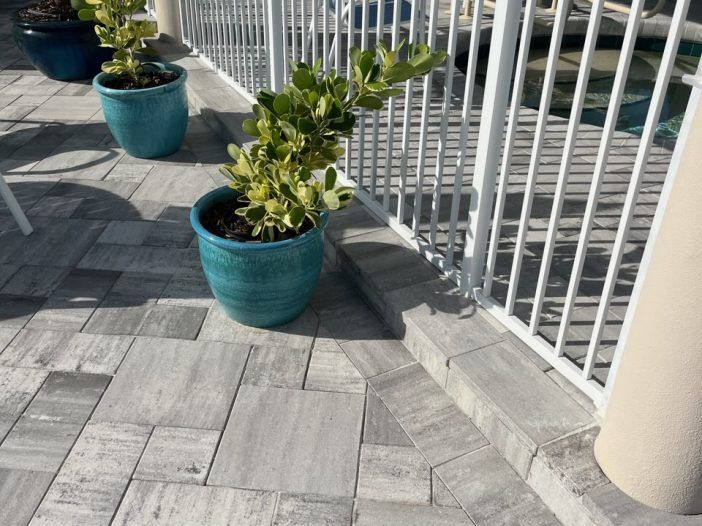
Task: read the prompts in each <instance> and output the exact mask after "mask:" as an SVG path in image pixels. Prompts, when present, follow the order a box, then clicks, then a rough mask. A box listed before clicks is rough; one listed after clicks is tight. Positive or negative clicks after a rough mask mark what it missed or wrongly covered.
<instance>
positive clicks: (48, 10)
mask: <svg viewBox="0 0 702 526" xmlns="http://www.w3.org/2000/svg"><path fill="white" fill-rule="evenodd" d="M19 15H20V18H21V19H22V20H25V21H27V22H63V21H68V20H78V12H77V11H76V10H75V9H73V8H72V7H71V5H70V4H68V5H66V4H64V3H62V2H56V1H54V0H43V1H42V2H39V3H38V4H34V5H31V6H29V7H25V8H24V9H21V10H20V12H19Z"/></svg>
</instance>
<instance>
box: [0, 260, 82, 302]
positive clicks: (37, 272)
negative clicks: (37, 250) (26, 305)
mask: <svg viewBox="0 0 702 526" xmlns="http://www.w3.org/2000/svg"><path fill="white" fill-rule="evenodd" d="M67 274H68V269H66V268H60V267H46V266H41V267H39V266H25V267H20V269H19V270H18V271H17V272H16V273H15V275H14V276H12V278H11V279H10V280H9V281H8V282H7V283H6V284H5V286H4V287H3V288H2V290H1V291H0V292H2V293H3V294H13V295H16V296H37V297H42V298H45V297H47V296H49V295H50V294H51V293H52V292H53V290H54V289H55V288H56V287H57V286H58V284H59V283H60V282H61V281H62V280H63V278H64V277H65V276H66V275H67Z"/></svg>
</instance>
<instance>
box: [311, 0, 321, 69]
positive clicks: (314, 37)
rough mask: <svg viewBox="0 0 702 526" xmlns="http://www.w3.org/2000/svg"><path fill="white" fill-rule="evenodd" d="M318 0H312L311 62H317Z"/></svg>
mask: <svg viewBox="0 0 702 526" xmlns="http://www.w3.org/2000/svg"><path fill="white" fill-rule="evenodd" d="M318 27H319V0H312V23H311V24H310V33H312V62H317V59H318V58H319V39H318V38H317V36H318V35H319V29H318Z"/></svg>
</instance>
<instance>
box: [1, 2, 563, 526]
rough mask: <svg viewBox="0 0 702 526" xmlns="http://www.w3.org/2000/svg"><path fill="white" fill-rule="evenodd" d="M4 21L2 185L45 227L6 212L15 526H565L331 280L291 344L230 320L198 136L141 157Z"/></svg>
mask: <svg viewBox="0 0 702 526" xmlns="http://www.w3.org/2000/svg"><path fill="white" fill-rule="evenodd" d="M0 17H1V18H0V130H1V131H0V159H1V161H0V169H2V171H3V173H4V175H5V176H6V178H7V181H8V182H9V184H10V186H11V188H12V189H13V191H14V192H15V194H16V196H17V197H18V199H19V200H20V202H21V204H22V206H23V208H24V209H25V210H26V211H27V212H28V215H29V218H30V220H31V222H32V224H33V226H34V228H35V232H34V234H32V235H31V236H30V237H24V236H22V235H21V233H20V232H19V231H18V229H17V228H16V226H15V224H14V222H13V221H12V218H11V217H10V216H9V213H8V211H7V209H6V208H0V509H1V510H2V520H1V521H0V522H2V524H3V525H5V526H14V525H24V524H28V523H31V524H32V525H39V524H60V525H82V524H86V525H87V524H91V525H92V524H110V523H112V524H134V525H140V526H141V525H150V524H167V525H178V524H207V525H219V524H236V525H244V524H245V525H248V524H256V525H258V524H276V525H283V524H305V525H307V524H352V523H353V524H358V525H363V524H371V525H376V524H403V525H410V524H417V525H426V524H432V525H442V524H446V525H454V524H472V520H474V521H476V522H477V523H478V524H497V523H505V522H504V521H507V522H508V523H509V521H517V522H518V521H522V522H523V523H525V524H527V523H529V524H535V523H536V522H531V519H532V518H533V520H534V521H541V522H538V523H542V522H546V523H556V522H557V521H556V519H555V518H554V517H553V515H552V514H550V512H548V510H546V508H545V507H544V505H543V503H541V502H540V501H539V500H538V498H537V497H536V495H535V494H534V493H533V491H532V490H531V489H529V487H528V486H527V485H526V484H525V483H524V482H523V481H522V480H521V479H519V478H518V477H517V475H516V474H515V473H514V472H513V471H512V470H511V468H509V467H508V465H507V464H506V462H505V461H504V460H502V459H501V458H500V457H499V455H497V453H496V451H495V450H494V449H493V448H492V446H490V445H489V444H488V442H487V440H486V439H485V438H484V437H483V436H482V435H481V434H480V433H479V432H478V431H477V429H476V428H475V427H474V426H473V424H472V423H471V422H470V420H469V419H468V418H467V417H466V416H465V415H464V414H463V413H461V412H460V411H458V409H457V408H456V407H455V406H454V405H453V404H452V403H451V402H450V400H449V399H448V397H447V395H446V394H445V393H444V392H443V391H442V390H441V389H440V388H439V387H438V386H437V385H436V384H434V383H433V381H432V380H431V379H430V377H429V376H428V375H427V373H426V372H425V371H424V370H423V369H422V368H421V367H419V366H418V365H417V364H416V362H415V361H414V359H413V357H412V356H411V355H410V354H409V352H408V351H407V350H406V349H405V348H404V347H403V346H402V344H400V343H399V342H398V341H397V340H395V339H394V338H393V337H392V336H391V335H390V333H389V331H388V329H387V328H386V327H384V326H383V325H382V323H381V322H380V321H379V320H378V318H376V316H375V315H374V314H373V313H372V312H371V311H370V309H369V308H368V307H366V305H365V304H364V303H363V302H361V301H360V299H359V298H358V297H357V296H356V295H355V293H354V292H353V291H352V290H350V289H349V286H348V284H347V283H346V282H345V281H344V280H343V279H342V277H341V276H340V275H339V274H337V273H336V272H334V271H332V270H329V269H325V270H324V273H323V278H322V281H321V284H320V287H319V290H318V291H317V293H316V295H315V297H314V299H313V301H312V304H311V307H310V308H309V309H308V310H307V311H306V312H305V313H303V315H302V316H301V317H300V318H299V319H298V320H296V321H294V322H292V323H290V324H288V325H287V326H283V327H278V328H276V329H272V330H259V329H251V328H246V327H243V326H241V325H238V324H236V323H234V322H232V321H231V320H229V319H228V318H227V317H226V316H225V315H224V313H223V312H222V310H221V309H220V307H219V306H218V304H217V303H216V302H215V301H214V300H213V298H212V295H211V293H210V291H209V288H208V286H207V284H206V282H205V280H204V277H203V275H202V271H201V268H200V263H199V258H198V253H197V243H196V241H195V239H194V234H193V232H192V230H191V229H190V226H189V224H188V219H187V216H188V211H189V207H190V206H191V204H192V203H193V201H194V200H195V199H196V198H197V197H199V196H200V195H201V194H203V193H204V192H206V191H208V190H209V189H211V188H214V187H215V186H216V185H218V184H221V183H222V181H221V179H220V178H219V175H218V174H217V166H218V164H219V163H221V162H222V161H224V160H225V159H226V153H225V150H224V145H223V144H221V143H220V142H219V140H218V139H217V138H216V136H215V135H214V134H213V133H212V132H211V131H210V130H209V129H208V128H207V127H206V126H205V125H204V123H203V122H202V120H201V119H200V118H199V117H198V116H197V115H191V118H190V123H189V129H188V135H187V137H186V140H185V143H184V145H183V147H182V149H181V150H180V151H179V152H178V153H176V154H174V155H172V156H170V157H169V158H166V159H158V160H153V161H144V160H140V159H135V158H132V157H130V156H129V155H127V154H125V152H124V151H122V150H121V149H120V148H119V146H118V145H117V144H116V143H115V142H114V141H113V140H112V138H111V135H110V133H109V130H108V129H107V127H106V125H105V123H104V122H103V119H102V116H101V112H100V108H99V104H98V99H97V98H96V97H95V94H94V93H93V92H92V91H91V89H90V88H89V86H88V84H87V83H59V82H55V81H52V80H48V79H46V78H44V77H43V76H41V75H39V74H38V73H37V72H36V71H35V70H33V69H32V68H31V66H30V65H28V64H27V63H26V62H25V61H24V60H23V59H22V58H21V57H20V55H19V53H18V52H17V50H16V49H15V48H14V46H13V45H12V44H11V41H10V25H9V23H8V22H9V17H8V10H7V7H6V6H4V7H1V8H0ZM357 227H358V226H357V225H356V226H352V227H351V228H352V229H353V228H357ZM362 232H364V230H361V231H359V233H362ZM369 383H370V386H369ZM410 394H411V395H412V396H410ZM456 461H460V463H458V464H453V463H455V462H456ZM441 470H446V475H445V477H447V478H448V479H450V480H454V481H455V480H459V479H460V480H459V482H460V483H459V484H455V489H454V488H451V487H449V486H447V485H445V484H444V482H443V481H442V479H444V475H442V472H441ZM460 470H468V471H460ZM461 473H465V474H466V475H465V476H463V475H461V476H458V475H460V474H461ZM483 479H487V480H490V481H492V483H491V487H489V488H486V487H485V486H484V485H483V484H482V482H481V481H482V480H483ZM471 481H472V482H473V483H471ZM500 484H505V485H508V486H506V487H509V495H510V499H511V500H510V499H505V496H504V495H503V494H502V492H500V491H495V490H496V488H498V487H499V486H500ZM544 517H546V519H544ZM500 521H502V522H500ZM511 523H516V522H511Z"/></svg>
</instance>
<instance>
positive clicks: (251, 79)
mask: <svg viewBox="0 0 702 526" xmlns="http://www.w3.org/2000/svg"><path fill="white" fill-rule="evenodd" d="M245 1H246V11H247V13H246V15H247V16H246V19H247V21H248V30H249V31H248V41H249V88H250V91H249V93H251V94H252V95H253V94H254V93H256V78H255V70H254V56H255V51H254V45H255V42H254V30H253V23H254V19H253V11H252V10H251V4H253V3H254V2H255V1H256V0H245Z"/></svg>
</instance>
